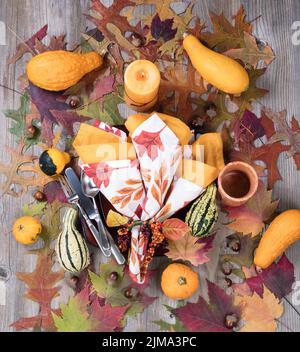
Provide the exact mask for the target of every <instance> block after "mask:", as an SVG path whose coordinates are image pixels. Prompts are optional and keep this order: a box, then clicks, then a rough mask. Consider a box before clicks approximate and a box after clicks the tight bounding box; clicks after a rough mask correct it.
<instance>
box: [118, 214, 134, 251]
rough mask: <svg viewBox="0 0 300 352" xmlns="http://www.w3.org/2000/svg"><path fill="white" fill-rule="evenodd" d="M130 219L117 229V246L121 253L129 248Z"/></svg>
mask: <svg viewBox="0 0 300 352" xmlns="http://www.w3.org/2000/svg"><path fill="white" fill-rule="evenodd" d="M132 223H133V221H132V220H129V221H128V223H127V224H125V225H123V226H121V227H120V228H119V229H118V239H117V243H118V247H119V249H120V251H121V252H122V253H126V252H128V250H129V248H130V229H131V227H132Z"/></svg>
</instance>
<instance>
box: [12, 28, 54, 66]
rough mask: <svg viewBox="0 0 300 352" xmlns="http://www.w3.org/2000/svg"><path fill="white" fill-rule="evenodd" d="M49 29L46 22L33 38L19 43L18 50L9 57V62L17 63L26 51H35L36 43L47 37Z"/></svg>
mask: <svg viewBox="0 0 300 352" xmlns="http://www.w3.org/2000/svg"><path fill="white" fill-rule="evenodd" d="M47 31H48V25H47V24H46V25H45V26H43V27H42V28H41V29H39V30H38V31H37V32H36V33H35V34H34V35H33V36H32V37H31V38H29V39H28V40H26V42H22V43H20V44H18V45H17V50H16V52H15V53H14V54H13V55H12V56H10V57H9V58H8V59H7V64H15V63H16V62H17V61H18V60H20V59H21V58H22V57H23V55H25V54H26V53H34V54H36V51H35V44H36V41H37V40H39V41H40V40H42V39H43V38H45V37H46V35H47Z"/></svg>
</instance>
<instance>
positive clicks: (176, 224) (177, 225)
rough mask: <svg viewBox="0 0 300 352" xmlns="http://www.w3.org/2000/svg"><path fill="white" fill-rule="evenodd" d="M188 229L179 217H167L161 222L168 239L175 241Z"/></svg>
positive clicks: (188, 230) (187, 231)
mask: <svg viewBox="0 0 300 352" xmlns="http://www.w3.org/2000/svg"><path fill="white" fill-rule="evenodd" d="M190 230H191V229H190V228H189V226H188V225H187V224H186V223H185V222H183V221H182V220H180V219H176V218H173V219H167V220H165V221H164V223H163V234H164V236H165V237H166V238H167V239H169V240H173V241H177V240H179V239H180V238H182V237H183V236H185V235H186V234H187V233H189V232H190Z"/></svg>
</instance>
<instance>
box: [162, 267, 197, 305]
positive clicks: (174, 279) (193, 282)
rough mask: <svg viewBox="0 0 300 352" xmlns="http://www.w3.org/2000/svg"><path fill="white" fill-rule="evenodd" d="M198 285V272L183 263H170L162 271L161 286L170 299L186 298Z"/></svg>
mask: <svg viewBox="0 0 300 352" xmlns="http://www.w3.org/2000/svg"><path fill="white" fill-rule="evenodd" d="M198 287H199V276H198V273H196V272H195V271H194V270H192V269H191V268H190V267H188V266H187V265H185V264H181V263H172V264H170V265H169V266H168V267H167V268H166V269H165V270H164V271H163V273H162V277H161V288H162V290H163V293H164V294H165V295H166V296H167V297H169V298H171V299H174V300H180V299H187V298H189V297H191V296H193V294H194V293H195V292H196V291H197V289H198Z"/></svg>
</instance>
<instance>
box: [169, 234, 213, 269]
mask: <svg viewBox="0 0 300 352" xmlns="http://www.w3.org/2000/svg"><path fill="white" fill-rule="evenodd" d="M213 240H214V236H210V237H207V238H203V239H200V240H199V239H197V238H196V237H193V236H191V235H190V233H187V234H186V235H185V236H183V237H181V238H180V239H178V240H175V241H174V240H168V247H167V248H168V252H167V253H166V256H167V257H168V258H170V259H172V260H173V261H176V260H184V261H189V262H190V263H191V264H192V265H194V266H198V265H202V264H204V263H207V262H208V261H209V258H208V256H207V255H208V253H209V251H210V250H211V248H212V244H213Z"/></svg>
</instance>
